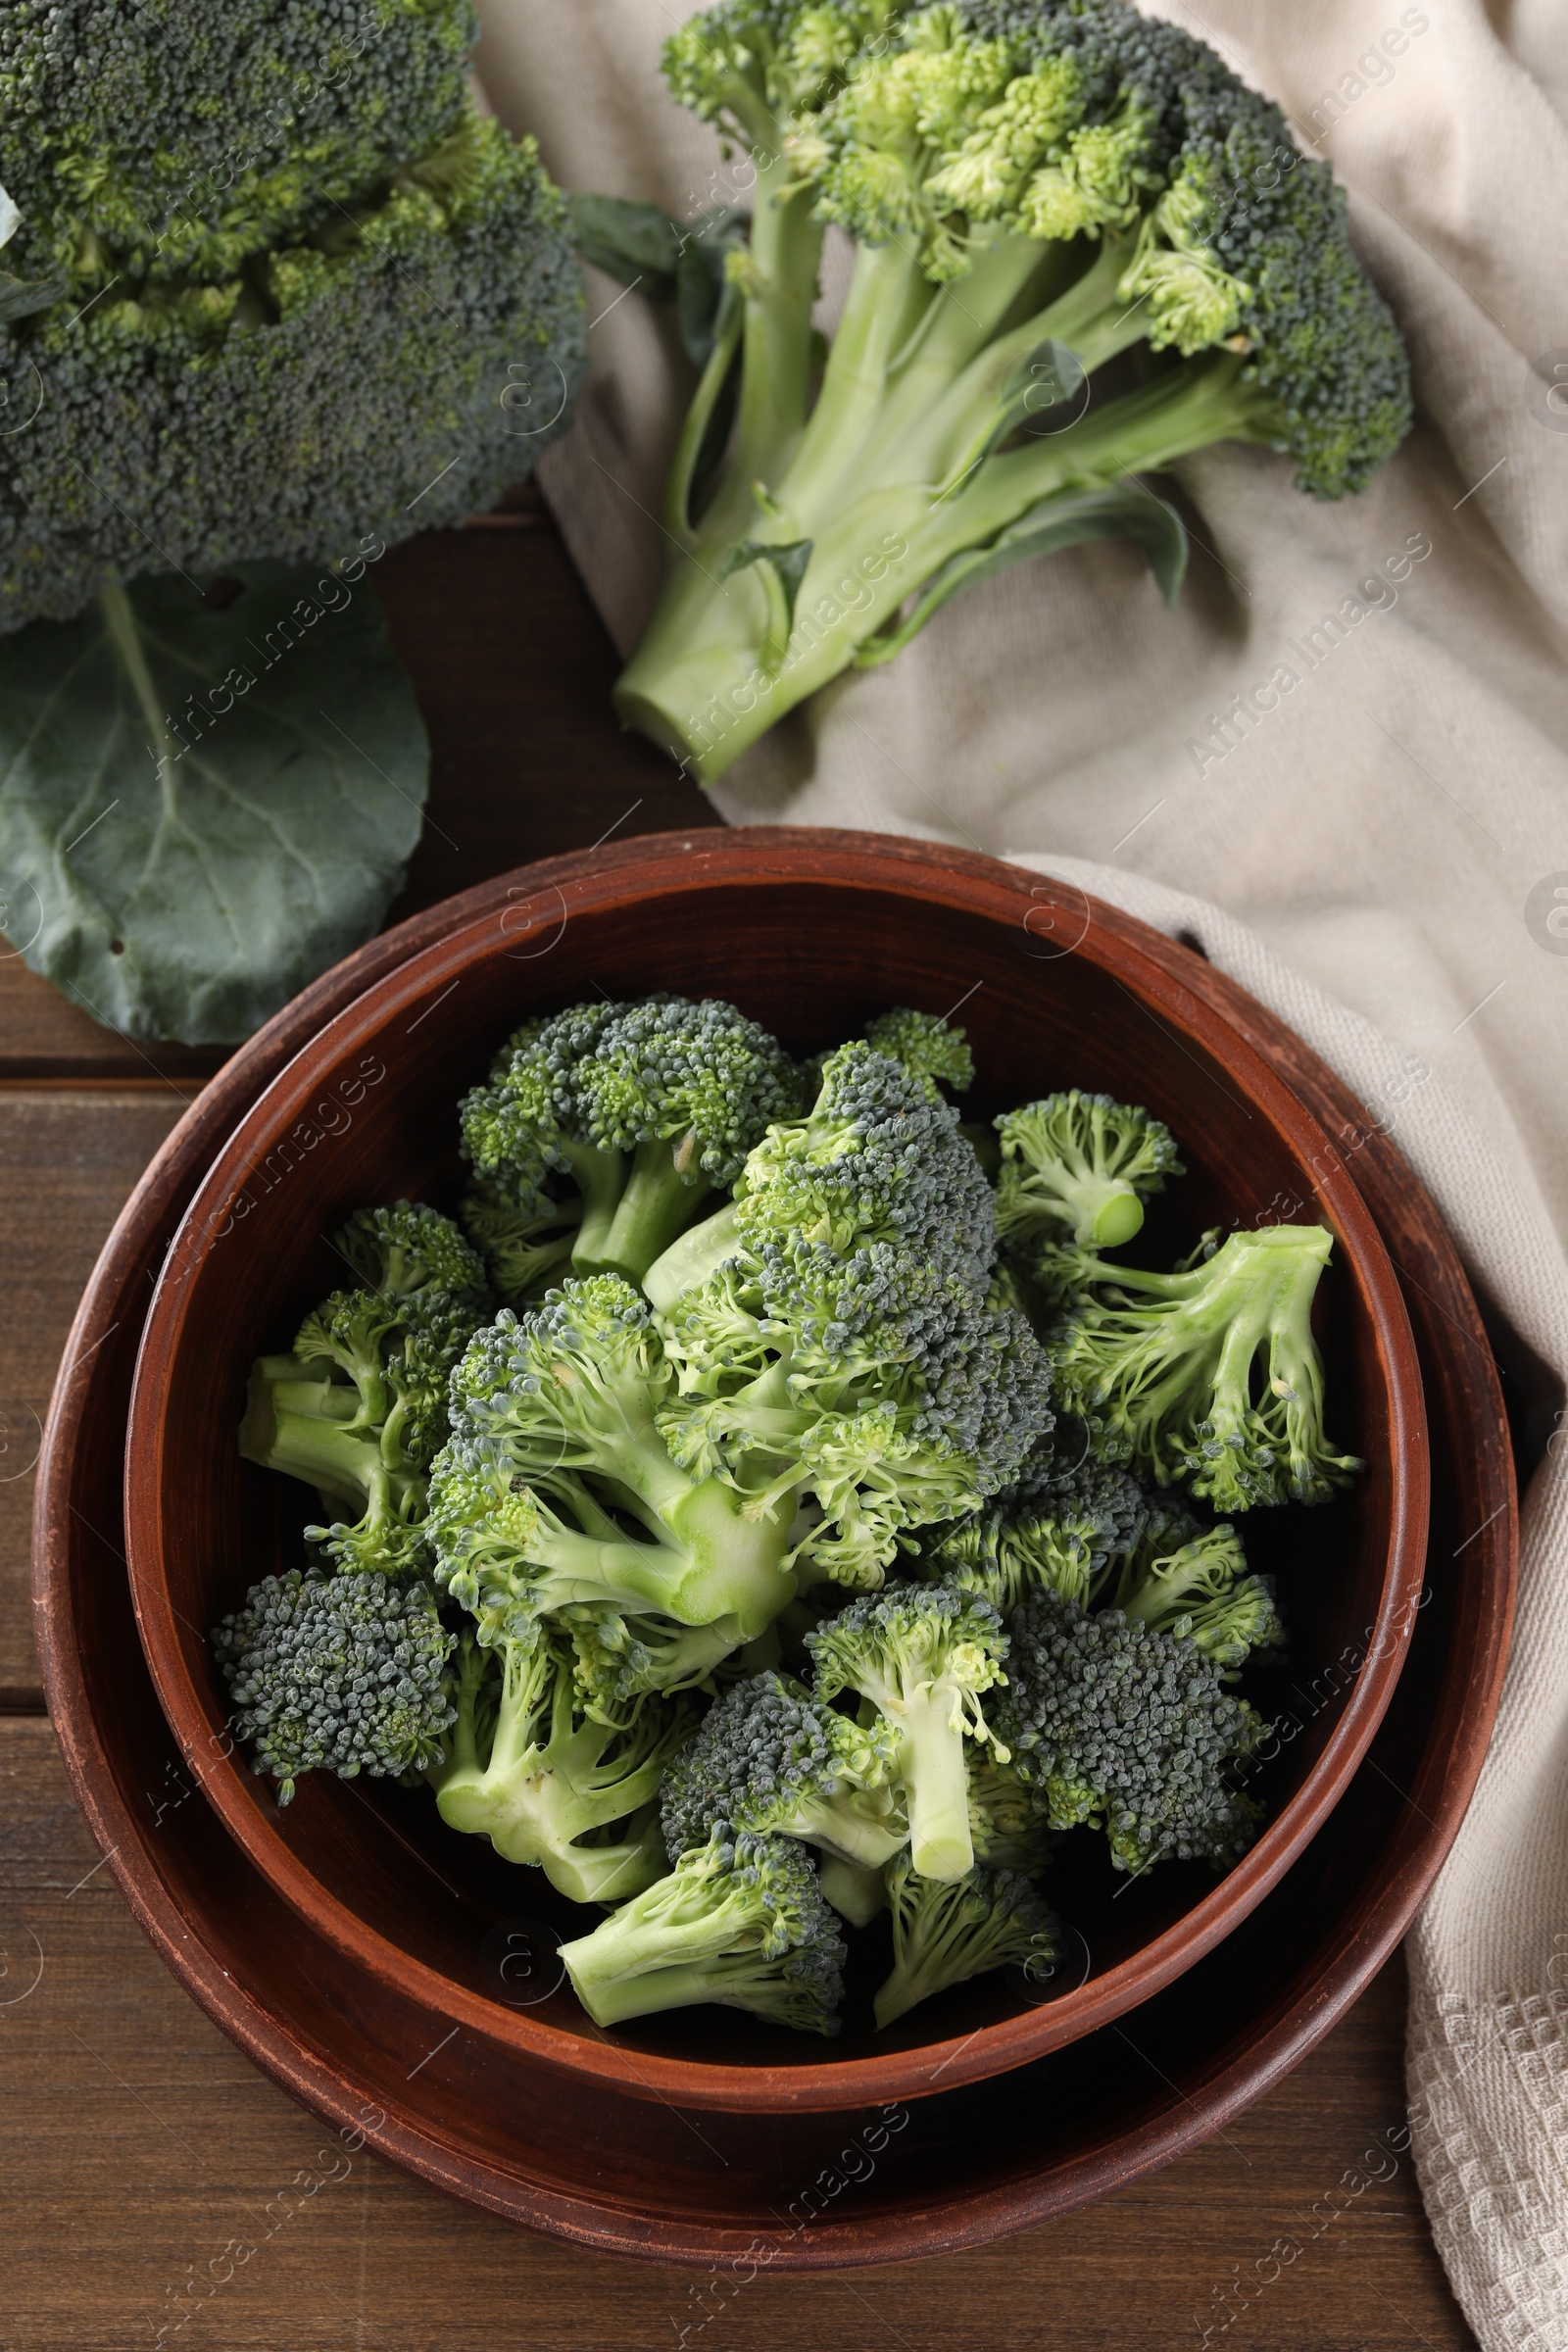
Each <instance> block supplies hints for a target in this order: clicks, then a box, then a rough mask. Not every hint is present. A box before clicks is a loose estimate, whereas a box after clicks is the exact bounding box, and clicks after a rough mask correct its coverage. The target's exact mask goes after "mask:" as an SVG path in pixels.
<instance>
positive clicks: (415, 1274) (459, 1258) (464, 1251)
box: [332, 1201, 486, 1301]
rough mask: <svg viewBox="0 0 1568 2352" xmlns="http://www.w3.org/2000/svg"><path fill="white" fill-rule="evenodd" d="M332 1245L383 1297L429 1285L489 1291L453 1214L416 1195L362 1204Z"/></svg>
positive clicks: (413, 1293) (412, 1293)
mask: <svg viewBox="0 0 1568 2352" xmlns="http://www.w3.org/2000/svg"><path fill="white" fill-rule="evenodd" d="M332 1247H333V1248H334V1249H335V1250H336V1251H337V1252H338V1255H339V1256H340V1257H343V1258H346V1259H347V1261H348V1263H349V1264H350V1265H351V1266H352V1267H353V1269H354V1271H355V1273H356V1274H357V1275H358V1276H359V1278H360V1280H361V1282H363V1283H364V1285H365V1287H366V1289H367V1290H368V1291H374V1292H376V1293H377V1294H378V1295H379V1296H380V1297H381V1298H383V1299H413V1298H416V1297H417V1296H418V1295H419V1294H420V1293H422V1292H427V1291H452V1292H456V1293H458V1294H460V1295H465V1294H469V1293H471V1294H473V1295H475V1296H476V1297H477V1298H478V1299H480V1300H481V1301H482V1300H483V1299H485V1296H486V1285H485V1278H484V1267H483V1265H482V1264H481V1263H480V1261H479V1258H478V1256H477V1254H476V1252H475V1251H474V1250H471V1249H470V1248H469V1246H468V1244H467V1243H466V1241H465V1240H464V1238H463V1236H462V1234H461V1233H460V1232H459V1231H458V1228H457V1227H456V1225H454V1224H453V1222H452V1219H451V1218H450V1217H443V1216H442V1215H441V1214H440V1212H439V1210H437V1209H433V1208H426V1207H425V1206H424V1205H423V1203H422V1202H419V1201H394V1202H393V1203H392V1206H391V1207H390V1208H360V1209H356V1210H355V1212H354V1214H353V1216H352V1217H350V1219H349V1221H348V1223H347V1224H346V1225H345V1226H344V1228H343V1230H342V1232H341V1233H338V1234H335V1235H334V1236H333V1240H332Z"/></svg>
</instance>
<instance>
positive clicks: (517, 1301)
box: [463, 1182, 583, 1311]
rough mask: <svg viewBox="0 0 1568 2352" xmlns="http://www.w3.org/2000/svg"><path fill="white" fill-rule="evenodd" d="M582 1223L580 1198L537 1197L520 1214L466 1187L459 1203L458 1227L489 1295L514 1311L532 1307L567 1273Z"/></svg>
mask: <svg viewBox="0 0 1568 2352" xmlns="http://www.w3.org/2000/svg"><path fill="white" fill-rule="evenodd" d="M582 1218H583V1202H582V1198H581V1196H580V1195H575V1196H573V1197H572V1198H570V1199H568V1200H564V1201H558V1200H556V1199H555V1198H554V1197H553V1195H552V1194H551V1193H550V1192H549V1191H543V1192H540V1193H538V1194H536V1195H535V1197H534V1201H533V1203H532V1205H531V1206H530V1207H526V1208H520V1207H518V1206H516V1205H515V1203H514V1202H513V1201H508V1200H507V1199H506V1197H505V1196H504V1194H502V1193H501V1192H500V1191H498V1189H497V1188H496V1186H494V1185H493V1184H485V1183H483V1182H480V1183H476V1184H474V1185H472V1186H470V1188H469V1190H468V1192H467V1194H466V1196H465V1199H464V1202H463V1222H464V1223H465V1225H466V1227H467V1229H468V1232H469V1234H470V1236H471V1237H472V1240H473V1243H474V1246H475V1248H476V1249H477V1250H479V1251H480V1252H481V1254H482V1255H483V1258H484V1262H485V1266H486V1269H487V1271H488V1273H489V1276H490V1287H491V1289H492V1290H493V1291H494V1293H495V1295H496V1297H497V1298H498V1299H500V1301H501V1303H502V1305H503V1306H512V1307H516V1308H517V1309H518V1310H519V1311H520V1310H521V1309H522V1308H524V1307H529V1306H538V1305H539V1304H540V1303H541V1302H542V1300H543V1299H544V1297H545V1294H546V1292H547V1291H549V1290H550V1289H552V1288H553V1287H554V1285H555V1284H557V1283H558V1282H563V1281H564V1280H565V1278H566V1276H567V1275H568V1274H569V1273H570V1271H571V1252H572V1250H573V1249H574V1248H575V1246H576V1241H577V1229H578V1227H579V1226H580V1225H581V1223H582Z"/></svg>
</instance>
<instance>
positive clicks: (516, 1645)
mask: <svg viewBox="0 0 1568 2352" xmlns="http://www.w3.org/2000/svg"><path fill="white" fill-rule="evenodd" d="M501 1657H502V1680H501V1688H500V1691H499V1694H498V1695H497V1697H496V1699H495V1702H494V1707H493V1710H492V1718H491V1721H490V1722H489V1723H488V1725H487V1726H486V1735H487V1736H485V1737H484V1738H481V1736H480V1731H479V1727H478V1725H477V1723H474V1724H470V1723H469V1721H468V1719H467V1714H466V1708H465V1707H464V1706H463V1705H462V1704H461V1702H460V1713H459V1717H458V1732H457V1736H456V1737H455V1739H454V1740H453V1742H452V1744H451V1747H450V1750H449V1752H448V1754H447V1756H446V1758H445V1760H444V1763H443V1766H442V1769H441V1770H440V1771H438V1772H434V1773H431V1774H430V1775H429V1776H428V1777H429V1779H430V1782H431V1786H432V1787H433V1788H434V1789H435V1794H436V1803H437V1805H438V1806H439V1808H440V1812H441V1818H442V1820H443V1821H445V1822H446V1823H447V1825H448V1826H449V1828H451V1829H454V1830H465V1831H467V1832H468V1833H469V1834H470V1835H472V1836H474V1837H486V1838H489V1839H490V1842H491V1844H492V1845H493V1846H494V1847H495V1849H496V1852H497V1853H498V1854H501V1855H503V1856H504V1857H505V1859H506V1860H507V1861H509V1862H533V1863H537V1864H538V1865H539V1866H540V1867H541V1868H542V1869H543V1871H544V1873H545V1876H546V1878H548V1879H549V1881H550V1884H551V1885H552V1886H553V1887H559V1888H560V1890H561V1892H562V1893H563V1894H566V1895H569V1896H570V1897H571V1898H572V1900H573V1901H574V1902H579V1903H590V1902H619V1901H621V1900H622V1899H623V1898H624V1897H625V1896H627V1895H629V1894H635V1893H636V1892H637V1890H638V1889H639V1887H646V1886H647V1885H648V1884H649V1883H650V1881H652V1880H653V1879H656V1878H658V1877H659V1876H660V1875H661V1873H662V1871H663V1870H664V1868H665V1866H666V1861H665V1854H664V1847H663V1843H662V1839H661V1838H660V1835H659V1820H658V1809H657V1803H656V1800H657V1798H658V1795H659V1789H660V1783H661V1780H662V1776H663V1772H664V1768H665V1766H666V1765H667V1764H668V1762H669V1759H670V1757H671V1756H672V1755H674V1754H675V1752H676V1751H677V1749H678V1748H679V1747H680V1745H681V1743H682V1742H683V1741H684V1740H687V1739H688V1738H689V1737H690V1736H691V1731H692V1724H693V1718H692V1716H691V1714H690V1712H689V1710H688V1709H687V1708H686V1707H685V1706H684V1705H683V1704H681V1703H679V1702H676V1703H673V1704H670V1705H667V1706H662V1705H661V1704H660V1703H659V1702H657V1701H652V1700H651V1701H648V1702H646V1703H645V1704H644V1705H643V1706H642V1707H641V1708H640V1709H639V1711H638V1713H637V1715H636V1716H635V1718H634V1719H633V1721H632V1723H631V1725H630V1728H629V1729H627V1730H621V1729H618V1728H616V1727H614V1726H613V1725H609V1724H605V1723H601V1722H597V1721H596V1720H594V1719H593V1718H592V1717H589V1716H584V1715H583V1714H582V1713H581V1711H580V1708H579V1704H578V1694H577V1689H576V1683H575V1679H574V1677H573V1674H572V1670H571V1661H570V1658H569V1656H567V1655H565V1654H564V1653H563V1652H562V1651H561V1650H560V1649H558V1648H557V1647H556V1646H555V1645H554V1644H553V1643H552V1642H548V1641H539V1642H528V1641H515V1642H503V1643H502V1644H501ZM616 1827H619V1828H621V1829H622V1831H623V1835H622V1836H621V1837H620V1838H617V1839H613V1840H610V1841H607V1839H606V1838H605V1836H604V1833H605V1832H606V1831H608V1830H611V1829H612V1828H616Z"/></svg>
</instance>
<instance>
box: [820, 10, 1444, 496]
mask: <svg viewBox="0 0 1568 2352" xmlns="http://www.w3.org/2000/svg"><path fill="white" fill-rule="evenodd" d="M834 87H835V94H833V95H832V96H830V97H829V98H828V100H827V102H826V104H825V107H823V109H822V112H821V114H820V116H819V117H818V118H817V119H816V120H814V121H813V122H812V123H810V124H809V126H808V127H806V128H804V129H803V130H802V131H801V132H800V133H799V135H798V142H797V143H798V145H799V147H800V150H801V153H802V157H803V163H804V167H805V169H806V170H807V171H808V172H810V173H811V175H812V176H813V177H814V178H815V180H816V182H817V184H818V187H819V191H820V195H819V210H820V212H821V214H822V216H823V217H824V218H825V219H828V220H833V221H841V222H842V223H843V224H844V225H845V226H846V227H848V228H849V229H851V230H852V231H853V233H854V234H856V235H857V236H858V237H860V238H862V239H865V240H867V241H869V242H870V243H873V244H878V243H884V242H888V241H898V242H901V243H904V244H907V245H909V244H912V245H913V246H914V248H915V249H916V250H917V251H918V253H919V257H920V262H921V266H922V268H923V269H924V270H925V271H926V273H927V274H928V275H929V276H931V277H933V278H936V279H937V280H939V281H940V280H944V279H949V278H953V277H956V276H958V275H960V274H962V273H963V272H964V271H966V270H969V269H970V268H971V267H972V266H973V262H974V257H975V253H976V250H977V248H978V244H979V242H980V241H981V240H980V238H979V237H978V236H977V233H976V232H979V231H983V230H986V229H990V230H996V229H1005V230H1006V231H1008V232H1010V233H1011V234H1013V235H1015V236H1020V237H1025V238H1034V239H1042V240H1052V239H1064V238H1072V237H1077V236H1097V237H1100V236H1105V235H1109V236H1112V237H1122V238H1125V239H1126V240H1127V250H1126V256H1125V261H1126V267H1125V269H1124V270H1123V271H1122V273H1121V276H1120V279H1119V282H1118V285H1117V289H1116V292H1117V299H1118V300H1119V301H1120V302H1122V303H1123V304H1127V303H1136V304H1138V305H1140V307H1141V312H1142V321H1143V332H1144V334H1145V336H1146V337H1147V340H1148V341H1149V342H1150V343H1151V345H1152V346H1153V348H1155V349H1156V350H1158V349H1161V348H1163V347H1166V346H1173V347H1174V348H1175V349H1176V350H1177V351H1179V352H1181V353H1182V354H1183V355H1184V356H1189V355H1192V354H1194V353H1197V352H1200V351H1203V350H1207V349H1213V348H1216V347H1220V348H1223V349H1225V350H1228V351H1231V352H1235V353H1240V354H1242V355H1245V356H1244V365H1243V368H1242V370H1241V374H1242V379H1243V381H1244V382H1245V383H1246V384H1247V385H1248V386H1249V387H1250V390H1251V392H1252V394H1253V396H1254V404H1255V408H1256V412H1257V424H1258V437H1262V438H1271V439H1273V440H1274V441H1275V442H1276V443H1277V445H1278V446H1281V447H1288V448H1289V449H1290V450H1291V451H1292V452H1293V454H1294V455H1295V456H1296V458H1297V459H1298V461H1299V466H1300V474H1299V484H1300V487H1301V488H1303V489H1310V490H1312V491H1314V492H1316V493H1317V495H1319V496H1321V497H1331V498H1332V497H1339V496H1341V495H1343V493H1344V492H1345V491H1347V490H1352V489H1358V488H1360V487H1361V486H1362V484H1363V483H1364V482H1365V481H1366V480H1367V479H1368V478H1369V476H1370V475H1371V474H1372V473H1373V472H1374V471H1375V470H1376V468H1377V466H1379V465H1381V464H1382V462H1383V461H1384V459H1385V458H1387V457H1388V456H1389V455H1390V453H1391V452H1392V451H1393V450H1394V449H1395V448H1396V447H1397V444H1398V442H1399V441H1400V440H1401V439H1402V438H1403V436H1404V434H1405V433H1406V432H1407V431H1408V429H1409V422H1410V403H1409V386H1408V374H1407V368H1406V362H1405V357H1404V351H1403V347H1402V345H1401V343H1400V340H1399V335H1398V331H1397V328H1396V326H1395V324H1394V321H1393V319H1392V318H1391V317H1390V315H1389V312H1388V310H1387V307H1386V306H1385V304H1384V303H1383V301H1382V299H1381V297H1380V296H1379V295H1378V293H1377V292H1376V290H1375V289H1374V287H1373V286H1372V285H1371V283H1370V281H1369V280H1368V279H1367V277H1366V276H1365V274H1364V272H1363V271H1362V270H1361V268H1360V265H1359V263H1358V262H1357V261H1356V259H1355V256H1354V254H1353V252H1352V251H1351V249H1350V246H1349V243H1348V238H1347V235H1346V200H1345V197H1344V194H1343V191H1341V190H1340V189H1339V188H1337V187H1336V186H1335V183H1334V176H1333V172H1332V171H1331V169H1330V167H1329V166H1328V165H1327V164H1323V163H1312V162H1307V161H1305V160H1304V159H1302V158H1301V157H1299V155H1298V153H1297V151H1296V149H1295V147H1294V146H1293V145H1292V143H1291V140H1290V136H1289V132H1288V130H1287V127H1286V123H1285V119H1284V117H1283V116H1282V115H1281V113H1280V111H1279V109H1278V108H1277V107H1275V106H1274V105H1272V104H1271V103H1270V102H1269V101H1268V100H1267V99H1265V98H1262V97H1259V96H1258V95H1257V93H1256V92H1255V91H1252V90H1250V89H1248V88H1247V86H1246V85H1245V83H1243V82H1241V81H1239V80H1238V79H1237V77H1236V75H1235V74H1234V73H1232V72H1231V71H1230V69H1229V68H1228V67H1227V66H1226V65H1225V64H1224V63H1223V61H1222V60H1221V59H1220V58H1219V57H1218V56H1217V55H1216V54H1215V52H1214V51H1213V50H1212V49H1210V48H1208V47H1207V46H1206V44H1205V43H1203V42H1201V41H1200V40H1197V39H1195V38H1194V37H1193V35H1192V34H1190V33H1187V32H1184V31H1182V30H1181V29H1180V28H1179V27H1178V26H1176V25H1168V24H1163V23H1161V22H1159V21H1157V20H1152V19H1150V18H1148V17H1145V16H1142V15H1140V14H1139V13H1138V11H1137V10H1136V9H1134V8H1132V7H1130V6H1127V5H1125V4H1124V0H958V5H956V6H946V5H945V6H940V7H935V8H928V9H925V10H922V11H919V12H917V13H914V14H911V15H908V16H906V17H905V19H904V21H903V23H902V24H901V25H900V26H899V27H898V29H897V31H896V32H895V34H894V36H893V38H892V40H891V41H890V42H888V43H886V44H882V45H879V49H878V52H877V54H875V55H867V56H866V57H864V58H861V59H859V60H858V61H857V63H856V68H855V70H854V71H853V72H852V73H849V74H848V75H847V76H843V77H841V79H840V80H839V81H838V82H837V83H836V84H835V85H834ZM1282 158H1283V159H1284V169H1283V170H1282V169H1281V160H1280V159H1282ZM1239 423H1240V419H1238V426H1239ZM1238 426H1233V429H1238Z"/></svg>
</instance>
